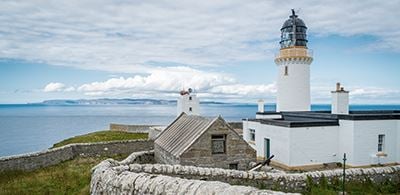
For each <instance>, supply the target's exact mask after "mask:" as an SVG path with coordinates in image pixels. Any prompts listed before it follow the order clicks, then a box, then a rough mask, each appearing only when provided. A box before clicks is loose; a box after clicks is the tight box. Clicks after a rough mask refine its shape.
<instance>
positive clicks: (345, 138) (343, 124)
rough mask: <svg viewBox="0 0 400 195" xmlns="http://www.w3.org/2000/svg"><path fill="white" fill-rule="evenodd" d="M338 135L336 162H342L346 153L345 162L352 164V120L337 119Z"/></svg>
mask: <svg viewBox="0 0 400 195" xmlns="http://www.w3.org/2000/svg"><path fill="white" fill-rule="evenodd" d="M338 137H339V140H338V142H339V145H338V162H343V160H342V159H343V154H344V153H346V159H347V161H346V163H348V164H354V121H351V120H339V132H338Z"/></svg>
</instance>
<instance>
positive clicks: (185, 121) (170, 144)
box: [154, 113, 218, 157]
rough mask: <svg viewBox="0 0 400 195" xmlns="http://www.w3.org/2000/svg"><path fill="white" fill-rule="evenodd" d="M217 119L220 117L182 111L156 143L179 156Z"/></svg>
mask: <svg viewBox="0 0 400 195" xmlns="http://www.w3.org/2000/svg"><path fill="white" fill-rule="evenodd" d="M217 119H218V117H216V118H214V119H212V118H206V117H202V116H194V115H187V114H185V113H182V114H181V115H179V116H178V118H176V119H175V121H174V122H172V123H171V124H170V125H169V126H168V127H167V128H166V129H165V130H164V131H163V132H162V133H161V134H160V135H159V136H158V138H157V139H156V140H155V141H154V143H155V144H157V145H158V146H160V147H162V148H163V149H164V150H166V151H167V152H169V153H170V154H172V155H173V156H176V157H179V156H180V155H181V154H182V153H183V152H185V150H186V149H187V148H189V147H190V146H191V145H192V144H193V143H194V142H195V141H196V140H197V139H198V138H199V137H200V136H201V135H202V134H203V133H204V132H205V131H206V130H207V129H208V128H209V127H210V126H211V125H212V124H213V123H214V122H215V121H216V120H217Z"/></svg>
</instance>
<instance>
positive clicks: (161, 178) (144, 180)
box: [90, 151, 285, 195]
mask: <svg viewBox="0 0 400 195" xmlns="http://www.w3.org/2000/svg"><path fill="white" fill-rule="evenodd" d="M150 155H153V157H154V154H153V153H152V152H151V151H149V152H136V153H132V154H131V155H130V156H129V157H128V158H127V159H125V160H123V161H121V162H118V161H115V160H113V159H108V160H105V161H103V162H101V163H100V164H98V165H97V166H96V167H94V168H93V169H92V179H91V182H90V192H91V194H231V195H236V194H238V195H239V194H285V193H282V192H274V191H270V190H259V189H257V188H254V187H248V186H232V185H229V184H227V183H223V182H218V181H201V180H189V179H182V178H178V177H171V176H165V175H155V174H149V173H145V172H139V173H136V172H133V171H131V166H134V167H136V166H140V164H132V163H143V162H146V161H148V159H147V158H146V156H150ZM146 159H147V160H146ZM146 166H151V165H146ZM156 166H159V165H156ZM134 169H135V168H134ZM147 171H148V172H151V170H147Z"/></svg>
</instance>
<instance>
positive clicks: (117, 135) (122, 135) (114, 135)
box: [52, 131, 147, 148]
mask: <svg viewBox="0 0 400 195" xmlns="http://www.w3.org/2000/svg"><path fill="white" fill-rule="evenodd" d="M134 139H147V133H129V132H122V131H97V132H93V133H88V134H85V135H80V136H75V137H71V138H68V139H66V140H63V141H61V142H58V143H56V144H54V145H53V147H52V148H56V147H60V146H64V145H67V144H72V143H93V142H103V141H117V140H134Z"/></svg>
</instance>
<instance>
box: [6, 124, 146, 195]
mask: <svg viewBox="0 0 400 195" xmlns="http://www.w3.org/2000/svg"><path fill="white" fill-rule="evenodd" d="M134 139H147V133H128V132H120V131H98V132H94V133H89V134H85V135H80V136H76V137H72V138H69V139H66V140H64V141H61V142H59V143H56V144H54V145H53V148H55V147H60V146H64V145H67V144H71V143H91V142H102V141H116V140H134ZM127 156H128V155H115V156H102V157H86V158H84V157H78V158H75V159H73V160H69V161H65V162H62V163H60V164H57V165H54V166H49V167H46V168H41V169H37V170H34V171H6V172H0V195H2V194H89V183H90V177H91V172H90V170H91V168H92V167H93V166H95V165H97V164H98V163H100V162H101V161H102V160H105V159H107V158H114V159H116V160H121V159H124V158H126V157H127Z"/></svg>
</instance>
